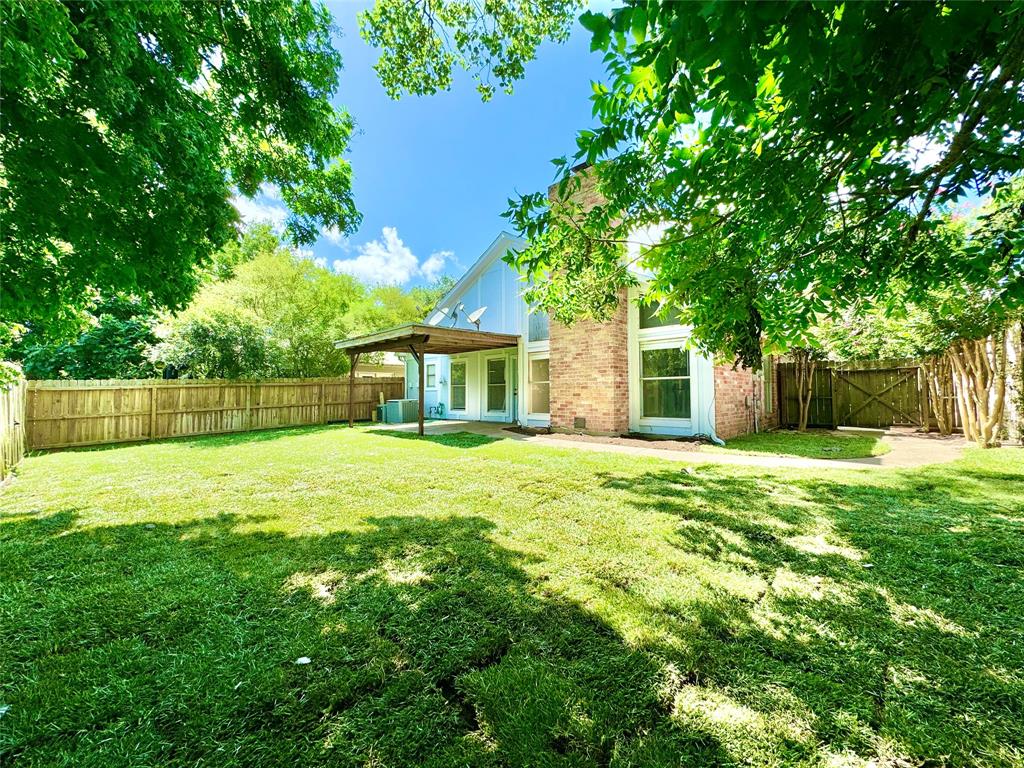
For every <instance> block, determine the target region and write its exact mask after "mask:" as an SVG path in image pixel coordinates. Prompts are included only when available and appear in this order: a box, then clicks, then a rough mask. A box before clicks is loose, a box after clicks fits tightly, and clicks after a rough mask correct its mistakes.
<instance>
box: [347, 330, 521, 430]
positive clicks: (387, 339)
mask: <svg viewBox="0 0 1024 768" xmlns="http://www.w3.org/2000/svg"><path fill="white" fill-rule="evenodd" d="M518 344H519V337H518V336H514V335H512V334H509V333H491V332H490V331H476V330H473V331H471V330H467V329H466V328H440V327H438V326H436V325H423V324H421V323H409V324H408V325H400V326H398V327H397V328H389V329H388V330H386V331H378V332H377V333H369V334H367V335H365V336H357V337H356V338H354V339H345V340H344V341H336V342H334V346H335V347H337V348H338V349H342V350H344V351H345V352H346V353H348V356H349V358H350V359H351V361H352V364H351V365H350V366H349V374H348V392H349V395H348V399H349V402H350V403H351V402H352V392H353V388H354V386H355V375H356V365H357V364H358V363H359V356H360V355H362V354H366V353H370V352H411V353H412V356H413V357H415V358H416V363H417V366H416V367H417V368H418V369H419V371H418V373H419V390H418V391H419V433H420V434H421V435H422V434H423V389H424V387H423V369H424V367H425V366H423V365H419V363H421V362H422V360H423V355H457V354H460V353H462V352H479V351H481V350H485V349H504V348H506V347H515V346H518ZM352 410H353V409H352V408H351V407H350V408H349V409H348V414H349V415H348V425H349V426H350V427H351V426H352Z"/></svg>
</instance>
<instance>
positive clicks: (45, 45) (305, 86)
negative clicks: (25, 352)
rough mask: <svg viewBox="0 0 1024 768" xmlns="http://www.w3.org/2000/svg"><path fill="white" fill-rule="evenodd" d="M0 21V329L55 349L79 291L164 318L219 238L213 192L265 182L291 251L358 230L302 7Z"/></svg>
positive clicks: (323, 60)
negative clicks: (284, 216) (144, 307)
mask: <svg viewBox="0 0 1024 768" xmlns="http://www.w3.org/2000/svg"><path fill="white" fill-rule="evenodd" d="M0 22H2V25H3V39H2V42H0V67H2V71H3V78H2V80H0V101H2V103H3V109H2V111H0V154H2V156H3V166H2V170H0V217H2V218H0V269H2V271H3V280H2V284H0V322H2V323H9V324H13V323H18V324H22V325H26V326H28V327H30V328H32V329H33V330H36V331H39V330H41V329H43V328H45V330H46V331H47V333H48V335H51V336H59V335H60V334H61V330H62V326H69V327H70V328H71V329H72V330H74V329H76V328H77V323H78V318H79V317H80V312H81V309H82V307H83V306H86V305H87V304H88V303H89V302H90V301H92V300H93V299H94V297H95V296H96V295H97V294H99V295H112V294H115V293H125V294H132V295H136V296H140V297H144V298H145V300H146V301H147V302H149V303H150V304H152V305H153V306H154V307H165V308H172V309H173V308H179V307H181V306H182V305H183V304H184V303H186V302H187V300H188V298H189V296H190V295H191V294H192V292H193V291H194V290H195V288H196V285H197V283H198V282H199V281H200V280H201V279H202V270H199V269H196V267H197V266H202V265H203V264H204V262H205V261H206V260H207V258H208V256H209V254H211V253H213V252H214V251H216V250H217V249H218V248H219V247H221V246H222V245H224V244H225V243H226V242H229V241H231V240H232V239H234V238H235V237H236V230H235V227H234V225H235V223H236V221H237V213H236V211H235V209H234V208H233V206H232V205H231V202H230V199H231V196H232V195H233V194H235V193H238V194H241V195H246V196H252V195H254V194H256V193H257V191H258V190H259V189H260V187H261V185H263V184H266V183H268V184H274V185H276V186H278V187H279V188H280V193H281V197H282V198H283V200H284V202H285V203H286V204H287V206H288V208H289V210H290V211H291V215H290V218H289V219H288V221H287V229H288V232H289V234H290V236H291V239H292V240H293V241H295V242H296V243H311V242H313V241H314V240H315V239H316V237H317V236H318V234H319V232H320V229H321V228H322V227H338V228H339V229H340V230H343V231H351V230H352V229H353V228H354V227H355V226H356V225H357V224H358V223H359V214H358V213H357V211H356V209H355V206H354V204H353V200H352V193H351V172H350V167H349V165H348V163H347V162H346V161H345V160H343V159H341V155H342V154H343V152H344V151H345V149H346V147H347V146H348V142H349V136H350V134H351V132H352V120H351V119H350V117H349V116H348V114H347V113H346V112H345V111H344V110H342V109H339V108H337V107H335V106H333V105H332V104H331V98H332V96H333V95H334V93H335V91H336V89H337V84H338V71H339V68H340V66H341V57H340V55H339V54H338V52H337V51H336V50H335V49H334V47H333V45H332V40H331V36H332V26H331V17H330V14H329V13H328V12H327V10H326V9H325V8H324V7H323V6H322V5H320V4H319V3H314V2H311V1H310V0H258V1H257V0H230V1H229V0H205V1H204V2H186V1H185V0H163V1H162V2H155V3H113V2H108V3H98V2H75V1H72V0H69V1H68V2H55V1H54V0H42V1H41V2H36V1H34V0H33V1H31V2H30V1H29V0H8V1H7V2H4V3H2V4H0Z"/></svg>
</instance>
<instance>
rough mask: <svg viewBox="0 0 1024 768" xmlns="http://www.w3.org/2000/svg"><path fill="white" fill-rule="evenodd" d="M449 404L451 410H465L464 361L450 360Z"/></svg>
mask: <svg viewBox="0 0 1024 768" xmlns="http://www.w3.org/2000/svg"><path fill="white" fill-rule="evenodd" d="M450 378H451V392H450V399H449V405H450V409H451V410H453V411H464V410H466V361H465V360H452V370H451V377H450Z"/></svg>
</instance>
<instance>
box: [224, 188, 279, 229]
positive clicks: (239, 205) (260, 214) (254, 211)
mask: <svg viewBox="0 0 1024 768" xmlns="http://www.w3.org/2000/svg"><path fill="white" fill-rule="evenodd" d="M231 204H232V205H234V206H235V210H237V211H238V215H239V216H241V217H242V221H243V222H245V223H246V224H270V226H272V227H273V228H274V230H275V231H278V232H280V231H282V230H283V229H284V222H285V219H287V218H288V209H287V208H285V207H284V206H281V205H274V204H272V203H258V202H256V201H255V200H250V199H249V198H248V197H240V196H235V197H233V198H231Z"/></svg>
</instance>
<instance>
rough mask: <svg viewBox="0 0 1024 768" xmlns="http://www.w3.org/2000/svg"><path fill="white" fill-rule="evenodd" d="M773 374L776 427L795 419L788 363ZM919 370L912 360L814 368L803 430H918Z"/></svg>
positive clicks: (796, 411) (791, 372)
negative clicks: (778, 409)
mask: <svg viewBox="0 0 1024 768" xmlns="http://www.w3.org/2000/svg"><path fill="white" fill-rule="evenodd" d="M778 370H779V395H780V400H781V404H782V408H781V413H780V416H781V418H782V423H783V424H786V425H788V426H795V425H796V424H797V422H798V420H799V407H798V404H797V397H796V375H795V371H794V366H793V364H792V363H783V364H780V365H779V366H778ZM922 406H923V402H922V378H921V367H920V365H919V364H918V363H917V361H915V360H895V361H894V360H880V361H865V362H857V363H819V364H818V367H817V369H816V370H815V372H814V381H813V382H812V395H811V407H810V411H809V415H808V420H807V425H808V426H812V427H867V428H872V429H888V428H889V427H892V426H921V424H922V421H923V418H924V416H923V408H922Z"/></svg>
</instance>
